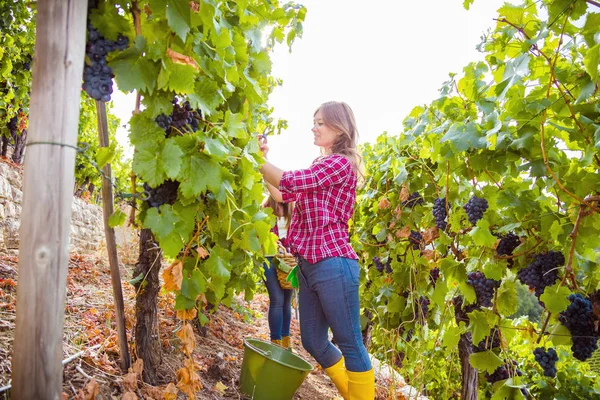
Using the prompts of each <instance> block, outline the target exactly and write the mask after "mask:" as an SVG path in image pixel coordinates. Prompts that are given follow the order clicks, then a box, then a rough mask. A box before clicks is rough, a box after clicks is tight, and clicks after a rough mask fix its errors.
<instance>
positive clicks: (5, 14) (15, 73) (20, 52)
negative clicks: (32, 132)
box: [0, 0, 35, 135]
mask: <svg viewBox="0 0 600 400" xmlns="http://www.w3.org/2000/svg"><path fill="white" fill-rule="evenodd" d="M34 44H35V14H34V13H33V11H32V10H31V9H30V8H29V7H27V5H26V2H24V1H17V2H15V1H12V0H0V135H8V134H9V132H8V130H7V129H6V124H7V123H8V121H9V120H10V119H11V118H13V117H14V116H16V115H17V113H18V110H19V109H20V108H22V109H23V111H24V112H25V113H26V114H27V113H28V109H29V91H30V88H31V69H29V70H28V69H27V68H26V65H27V64H28V63H29V64H32V57H33V48H34Z"/></svg>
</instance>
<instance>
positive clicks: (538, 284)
mask: <svg viewBox="0 0 600 400" xmlns="http://www.w3.org/2000/svg"><path fill="white" fill-rule="evenodd" d="M564 263H565V256H564V255H563V254H562V253H561V252H560V251H554V250H551V251H549V252H547V253H540V254H537V255H536V256H534V258H533V261H532V262H531V263H530V264H529V265H528V266H527V267H525V268H523V269H521V270H520V271H519V272H518V273H517V278H519V280H520V281H521V283H522V284H524V285H527V286H529V289H530V290H535V295H536V296H537V297H538V298H539V297H540V296H541V295H542V293H544V290H545V289H546V287H547V286H552V285H554V283H556V281H557V280H558V268H559V267H560V266H562V265H564Z"/></svg>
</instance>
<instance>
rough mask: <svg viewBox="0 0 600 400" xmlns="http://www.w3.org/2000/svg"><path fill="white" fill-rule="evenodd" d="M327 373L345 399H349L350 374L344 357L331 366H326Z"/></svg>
mask: <svg viewBox="0 0 600 400" xmlns="http://www.w3.org/2000/svg"><path fill="white" fill-rule="evenodd" d="M325 373H326V374H327V376H328V377H329V378H330V379H331V380H332V381H333V384H334V385H335V387H336V388H337V390H338V391H339V392H340V394H341V395H342V397H343V398H344V399H345V400H348V399H349V397H348V375H347V374H346V366H345V365H344V357H342V358H341V359H340V361H338V362H337V363H335V364H334V365H332V366H331V367H329V368H325Z"/></svg>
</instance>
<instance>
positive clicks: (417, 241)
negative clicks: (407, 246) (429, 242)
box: [408, 231, 425, 250]
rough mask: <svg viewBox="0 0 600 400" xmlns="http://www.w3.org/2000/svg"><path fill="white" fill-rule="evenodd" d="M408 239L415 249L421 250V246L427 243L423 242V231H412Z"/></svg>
mask: <svg viewBox="0 0 600 400" xmlns="http://www.w3.org/2000/svg"><path fill="white" fill-rule="evenodd" d="M408 240H409V241H410V243H411V244H412V248H413V250H419V249H420V248H421V246H424V245H425V243H424V242H423V235H422V234H421V232H417V231H410V236H409V237H408Z"/></svg>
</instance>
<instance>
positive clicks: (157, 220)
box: [144, 204, 179, 240]
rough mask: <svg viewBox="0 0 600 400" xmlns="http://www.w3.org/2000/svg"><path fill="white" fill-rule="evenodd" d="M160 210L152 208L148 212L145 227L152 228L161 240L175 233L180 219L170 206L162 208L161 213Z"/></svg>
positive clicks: (166, 205)
mask: <svg viewBox="0 0 600 400" xmlns="http://www.w3.org/2000/svg"><path fill="white" fill-rule="evenodd" d="M158 210H159V209H158V208H156V207H152V208H150V209H149V210H148V211H147V212H146V219H145V220H144V226H147V227H148V228H150V229H151V230H152V232H153V233H154V234H155V235H157V236H158V239H159V240H160V238H162V237H166V236H167V235H169V234H170V233H171V232H173V229H174V228H175V224H176V223H177V222H178V221H179V217H178V216H177V214H175V213H174V212H173V208H172V207H171V206H170V205H169V204H163V205H162V206H160V213H159V211H158Z"/></svg>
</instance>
